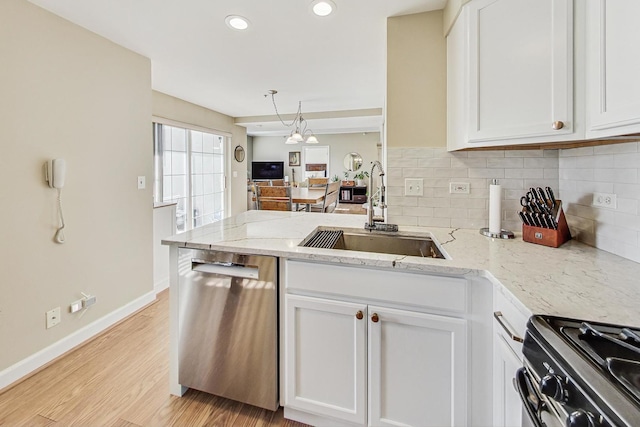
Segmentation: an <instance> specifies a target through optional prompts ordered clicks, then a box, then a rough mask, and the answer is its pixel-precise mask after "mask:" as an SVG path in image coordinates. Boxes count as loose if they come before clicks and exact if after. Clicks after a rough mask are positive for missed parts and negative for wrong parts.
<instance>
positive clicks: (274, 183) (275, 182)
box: [271, 179, 286, 187]
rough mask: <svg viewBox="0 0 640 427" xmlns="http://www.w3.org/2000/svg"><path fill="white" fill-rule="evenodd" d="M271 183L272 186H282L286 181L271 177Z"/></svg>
mask: <svg viewBox="0 0 640 427" xmlns="http://www.w3.org/2000/svg"><path fill="white" fill-rule="evenodd" d="M271 185H272V186H273V187H284V186H285V185H286V183H285V182H284V179H272V180H271Z"/></svg>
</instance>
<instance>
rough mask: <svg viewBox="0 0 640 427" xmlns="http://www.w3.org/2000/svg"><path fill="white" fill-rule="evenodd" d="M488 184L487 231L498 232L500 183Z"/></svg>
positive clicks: (500, 224)
mask: <svg viewBox="0 0 640 427" xmlns="http://www.w3.org/2000/svg"><path fill="white" fill-rule="evenodd" d="M494 182H495V184H491V185H489V233H493V234H500V231H502V187H501V186H500V184H497V181H495V180H494Z"/></svg>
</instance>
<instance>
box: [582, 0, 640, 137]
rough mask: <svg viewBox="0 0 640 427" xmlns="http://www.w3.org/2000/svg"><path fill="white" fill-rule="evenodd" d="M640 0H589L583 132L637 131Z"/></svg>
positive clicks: (593, 134) (589, 134)
mask: <svg viewBox="0 0 640 427" xmlns="http://www.w3.org/2000/svg"><path fill="white" fill-rule="evenodd" d="M639 16H640V1H638V0H615V1H614V0H608V1H607V0H590V1H589V2H587V53H586V57H587V137H588V138H598V137H606V136H614V135H625V134H630V133H638V132H640V79H639V78H638V76H640V54H639V53H638V47H639V46H640V31H638V17H639Z"/></svg>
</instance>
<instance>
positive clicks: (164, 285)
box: [153, 276, 169, 294]
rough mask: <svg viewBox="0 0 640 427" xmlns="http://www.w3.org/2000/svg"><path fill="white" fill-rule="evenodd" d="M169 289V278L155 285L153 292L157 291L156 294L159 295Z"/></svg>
mask: <svg viewBox="0 0 640 427" xmlns="http://www.w3.org/2000/svg"><path fill="white" fill-rule="evenodd" d="M168 287H169V276H167V277H165V278H164V279H162V280H159V281H157V282H156V283H154V284H153V290H154V291H155V293H156V294H159V293H160V292H162V291H164V290H165V289H167V288H168Z"/></svg>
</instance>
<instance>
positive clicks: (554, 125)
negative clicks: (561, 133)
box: [552, 120, 564, 130]
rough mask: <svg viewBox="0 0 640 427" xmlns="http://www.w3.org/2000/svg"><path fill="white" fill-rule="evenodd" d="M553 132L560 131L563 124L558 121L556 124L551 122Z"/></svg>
mask: <svg viewBox="0 0 640 427" xmlns="http://www.w3.org/2000/svg"><path fill="white" fill-rule="evenodd" d="M552 127H553V130H560V129H562V128H563V127H564V122H562V121H560V120H558V121H557V122H553V125H552Z"/></svg>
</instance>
